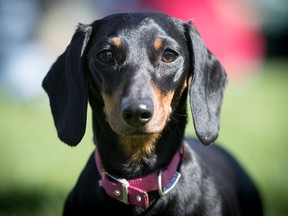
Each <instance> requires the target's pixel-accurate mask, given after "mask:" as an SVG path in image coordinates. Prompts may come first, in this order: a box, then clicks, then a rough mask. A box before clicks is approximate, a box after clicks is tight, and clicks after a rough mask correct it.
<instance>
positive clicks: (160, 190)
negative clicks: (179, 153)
mask: <svg viewBox="0 0 288 216" xmlns="http://www.w3.org/2000/svg"><path fill="white" fill-rule="evenodd" d="M180 177H181V174H180V173H179V172H175V174H174V176H173V177H172V179H171V180H170V182H169V183H168V185H169V187H168V188H165V187H166V186H167V185H166V186H164V188H163V185H162V170H160V172H159V175H158V193H159V195H160V197H163V196H164V195H165V194H167V193H168V192H169V191H170V190H172V189H173V188H174V187H175V186H176V184H177V182H178V181H179V179H180Z"/></svg>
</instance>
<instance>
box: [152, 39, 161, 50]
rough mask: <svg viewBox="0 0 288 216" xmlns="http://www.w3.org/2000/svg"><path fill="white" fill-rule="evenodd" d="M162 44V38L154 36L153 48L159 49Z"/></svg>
mask: <svg viewBox="0 0 288 216" xmlns="http://www.w3.org/2000/svg"><path fill="white" fill-rule="evenodd" d="M162 46H163V39H162V38H156V39H155V40H154V48H155V50H159V49H160V48H161V47H162Z"/></svg>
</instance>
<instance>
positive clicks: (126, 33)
mask: <svg viewBox="0 0 288 216" xmlns="http://www.w3.org/2000/svg"><path fill="white" fill-rule="evenodd" d="M226 81H227V79H226V73H225V71H224V69H223V67H222V66H221V64H220V62H219V61H218V60H217V59H216V58H215V56H214V55H213V54H212V53H211V52H210V51H209V50H208V49H207V48H206V46H205V45H204V43H203V40H202V39H201V37H200V35H199V33H198V32H197V30H196V29H195V27H194V26H193V24H192V23H191V22H188V23H185V22H182V21H180V20H177V19H174V18H171V17H169V16H167V15H164V14H161V13H132V14H115V15H111V16H108V17H105V18H103V19H101V20H97V21H95V22H93V23H92V24H90V25H79V27H78V29H77V31H76V33H75V34H74V36H73V38H72V40H71V43H70V44H69V45H68V47H67V49H66V51H65V52H64V53H63V54H62V55H61V56H59V57H58V59H57V60H56V62H55V63H54V64H53V65H52V67H51V69H50V71H49V72H48V74H47V75H46V77H45V79H44V81H43V87H44V89H45V90H46V92H47V93H48V95H49V98H50V106H51V110H52V114H53V118H54V122H55V126H56V129H57V132H58V136H59V138H60V139H61V140H62V141H64V142H65V143H67V144H69V145H73V146H74V145H77V144H78V143H79V142H80V141H81V139H82V137H83V136H84V133H85V127H86V112H87V104H88V98H89V102H90V104H91V105H92V111H93V113H96V112H98V110H101V111H100V112H102V113H103V115H105V118H106V121H107V123H108V125H109V127H110V128H111V129H112V131H113V132H115V133H116V134H117V135H118V136H119V139H120V140H121V142H124V143H125V142H128V143H129V142H133V141H135V139H137V140H143V141H144V142H147V140H148V139H149V140H150V141H152V142H153V141H154V140H156V139H158V137H159V135H160V133H161V132H162V131H163V129H164V128H165V126H166V125H167V123H168V122H169V119H170V118H171V115H172V114H173V113H174V112H175V110H176V109H177V106H178V105H179V101H180V100H181V98H183V97H186V95H187V94H186V93H185V92H187V91H189V98H190V107H191V111H192V116H193V123H194V126H195V131H196V134H197V136H198V138H199V139H200V141H201V142H202V143H203V144H205V145H208V144H210V143H212V142H213V141H215V139H216V138H217V136H218V131H219V123H220V110H221V104H222V98H223V91H224V88H225V85H226ZM88 95H89V96H88ZM185 104H186V103H185Z"/></svg>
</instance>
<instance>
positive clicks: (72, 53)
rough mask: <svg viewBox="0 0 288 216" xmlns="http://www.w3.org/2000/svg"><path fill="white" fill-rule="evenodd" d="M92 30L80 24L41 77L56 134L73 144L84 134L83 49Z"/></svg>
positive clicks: (85, 85) (86, 96)
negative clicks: (59, 54) (61, 52)
mask: <svg viewBox="0 0 288 216" xmlns="http://www.w3.org/2000/svg"><path fill="white" fill-rule="evenodd" d="M91 31H92V27H91V26H85V25H82V24H80V25H79V26H78V29H77V30H76V32H75V34H74V36H73V38H72V40H71V42H70V44H69V46H68V47H67V49H66V51H65V52H64V53H63V54H62V55H61V56H59V57H58V59H57V60H56V62H55V63H54V64H53V65H52V67H51V69H50V70H49V72H48V74H47V75H46V77H45V78H44V80H43V83H42V86H43V88H44V89H45V91H46V92H47V94H48V96H49V99H50V107H51V111H52V115H53V118H54V123H55V126H56V129H57V133H58V137H59V138H60V139H61V140H62V141H63V142H65V143H67V144H69V145H71V146H75V145H77V144H78V143H79V142H80V141H81V139H82V138H83V136H84V133H85V128H86V114H87V104H88V90H87V83H86V78H85V76H86V74H85V72H84V58H83V56H84V52H85V48H86V46H87V43H88V41H89V37H90V34H91Z"/></svg>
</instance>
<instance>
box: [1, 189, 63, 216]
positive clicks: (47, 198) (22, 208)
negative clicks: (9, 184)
mask: <svg viewBox="0 0 288 216" xmlns="http://www.w3.org/2000/svg"><path fill="white" fill-rule="evenodd" d="M64 199H65V194H64V193H60V192H55V191H50V192H47V190H45V191H44V190H43V191H40V190H27V189H10V190H7V191H5V192H0V215H5V216H9V215H14V216H15V215H21V216H24V215H35V216H36V215H41V216H46V215H47V216H48V215H49V216H51V215H61V212H62V206H63V203H64Z"/></svg>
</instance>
